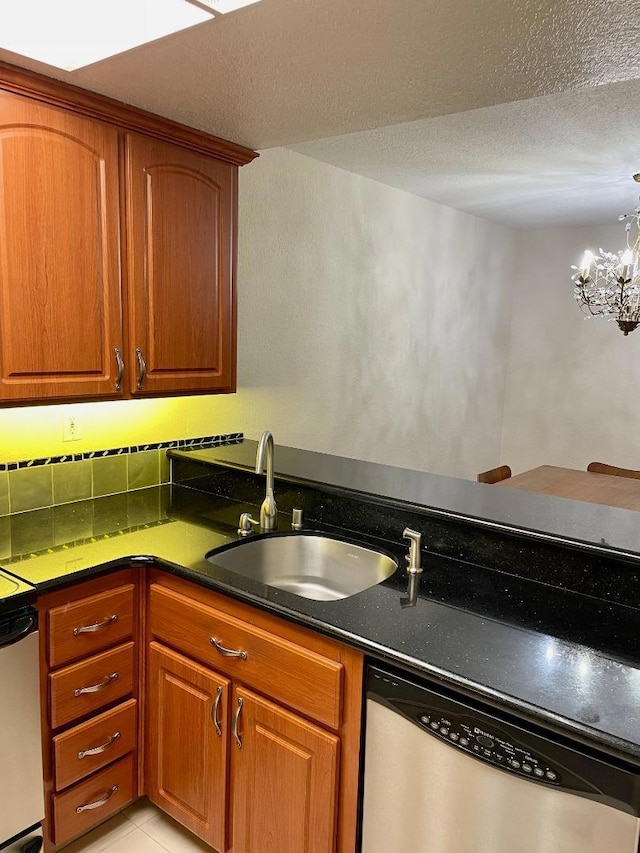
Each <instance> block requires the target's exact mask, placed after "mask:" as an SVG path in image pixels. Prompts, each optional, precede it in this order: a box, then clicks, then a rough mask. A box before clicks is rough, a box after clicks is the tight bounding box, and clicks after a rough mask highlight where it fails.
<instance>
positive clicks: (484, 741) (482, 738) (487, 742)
mask: <svg viewBox="0 0 640 853" xmlns="http://www.w3.org/2000/svg"><path fill="white" fill-rule="evenodd" d="M476 740H477V741H478V743H479V744H480V746H484V747H486V748H487V749H493V745H494V744H493V741H492V740H491V738H490V737H487V736H486V735H477V736H476Z"/></svg>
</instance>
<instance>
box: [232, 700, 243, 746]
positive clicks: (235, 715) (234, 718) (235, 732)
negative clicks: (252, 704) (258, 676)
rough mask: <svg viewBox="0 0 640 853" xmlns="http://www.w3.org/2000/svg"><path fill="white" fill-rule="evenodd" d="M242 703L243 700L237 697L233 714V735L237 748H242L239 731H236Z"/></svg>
mask: <svg viewBox="0 0 640 853" xmlns="http://www.w3.org/2000/svg"><path fill="white" fill-rule="evenodd" d="M242 705H243V700H242V699H238V707H237V708H236V711H235V714H234V715H233V736H234V738H235V739H236V745H237V747H238V749H242V738H241V737H240V732H239V731H238V725H239V723H240V714H241V713H242Z"/></svg>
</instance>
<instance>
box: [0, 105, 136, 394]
mask: <svg viewBox="0 0 640 853" xmlns="http://www.w3.org/2000/svg"><path fill="white" fill-rule="evenodd" d="M118 222H119V219H118V133H117V131H116V130H115V129H114V128H111V127H109V126H107V125H102V124H100V123H99V122H94V121H91V120H89V119H84V118H80V117H78V116H76V115H74V114H73V113H67V112H64V111H63V110H56V109H54V108H51V107H46V106H43V105H42V104H39V103H37V102H35V101H30V100H28V99H27V98H22V97H20V96H18V95H10V94H7V93H1V94H0V402H2V401H13V400H32V399H46V398H56V397H96V396H101V395H110V396H114V395H116V396H117V390H116V384H117V377H118V372H117V365H116V358H115V348H116V347H117V348H118V349H122V340H121V336H122V318H121V304H120V277H119V236H118V227H119V226H118Z"/></svg>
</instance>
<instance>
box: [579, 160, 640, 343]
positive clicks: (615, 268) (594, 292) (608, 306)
mask: <svg viewBox="0 0 640 853" xmlns="http://www.w3.org/2000/svg"><path fill="white" fill-rule="evenodd" d="M633 179H634V180H635V181H639V182H640V173H638V174H637V175H634V176H633ZM618 219H619V221H620V222H624V221H625V220H626V225H625V234H626V238H627V241H626V242H627V246H626V248H625V249H623V250H621V251H619V252H617V253H616V252H605V251H604V250H603V249H600V254H599V255H594V254H593V252H591V251H589V250H587V251H586V252H585V253H584V256H583V258H582V261H581V263H580V266H579V267H576V266H572V267H571V269H572V270H575V272H574V274H573V275H572V276H571V281H572V282H573V285H574V289H573V294H574V296H575V298H576V300H577V302H578V305H579V306H580V308H581V309H582V310H583V311H584V313H585V314H586V315H587V317H607V318H608V319H609V320H615V321H616V323H617V324H618V326H619V327H620V329H621V330H622V332H623V333H624V334H625V335H628V334H629V332H633V330H634V329H635V328H637V327H638V325H640V206H638V207H636V209H635V210H634V212H633V213H625V214H623V215H622V216H619V217H618ZM634 226H635V229H634V230H633V232H632V229H633V228H634Z"/></svg>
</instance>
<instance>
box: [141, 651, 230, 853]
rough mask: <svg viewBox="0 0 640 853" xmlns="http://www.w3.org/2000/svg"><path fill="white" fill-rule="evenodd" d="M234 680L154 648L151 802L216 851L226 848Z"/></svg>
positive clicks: (150, 685)
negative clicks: (231, 699)
mask: <svg viewBox="0 0 640 853" xmlns="http://www.w3.org/2000/svg"><path fill="white" fill-rule="evenodd" d="M229 686H230V682H229V681H228V680H227V679H226V678H224V677H222V676H219V675H217V674H216V673H215V672H212V671H211V670H209V669H206V668H205V667H203V666H200V665H199V664H197V663H194V662H193V661H191V660H189V659H188V658H185V657H183V656H182V655H179V654H177V653H176V652H173V651H171V650H169V649H167V648H165V647H164V646H162V645H160V644H159V643H156V642H152V643H151V644H150V646H149V666H148V693H147V697H148V699H147V715H148V716H147V723H148V725H147V732H148V738H147V780H148V795H149V799H150V800H151V801H152V802H154V803H155V804H156V805H157V806H159V808H161V809H163V810H164V811H165V812H167V813H168V814H170V815H171V816H172V817H174V818H175V819H176V820H178V821H179V822H180V823H181V824H183V826H186V827H187V828H188V829H190V830H191V831H192V832H193V833H195V835H197V836H198V837H199V838H201V839H202V840H203V841H206V842H207V844H210V845H211V846H212V847H214V848H215V849H216V850H217V851H220V853H222V851H224V850H225V849H226V846H225V844H226V811H227V801H226V791H227V751H228V736H227V734H228V705H229V694H230V689H229Z"/></svg>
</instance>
